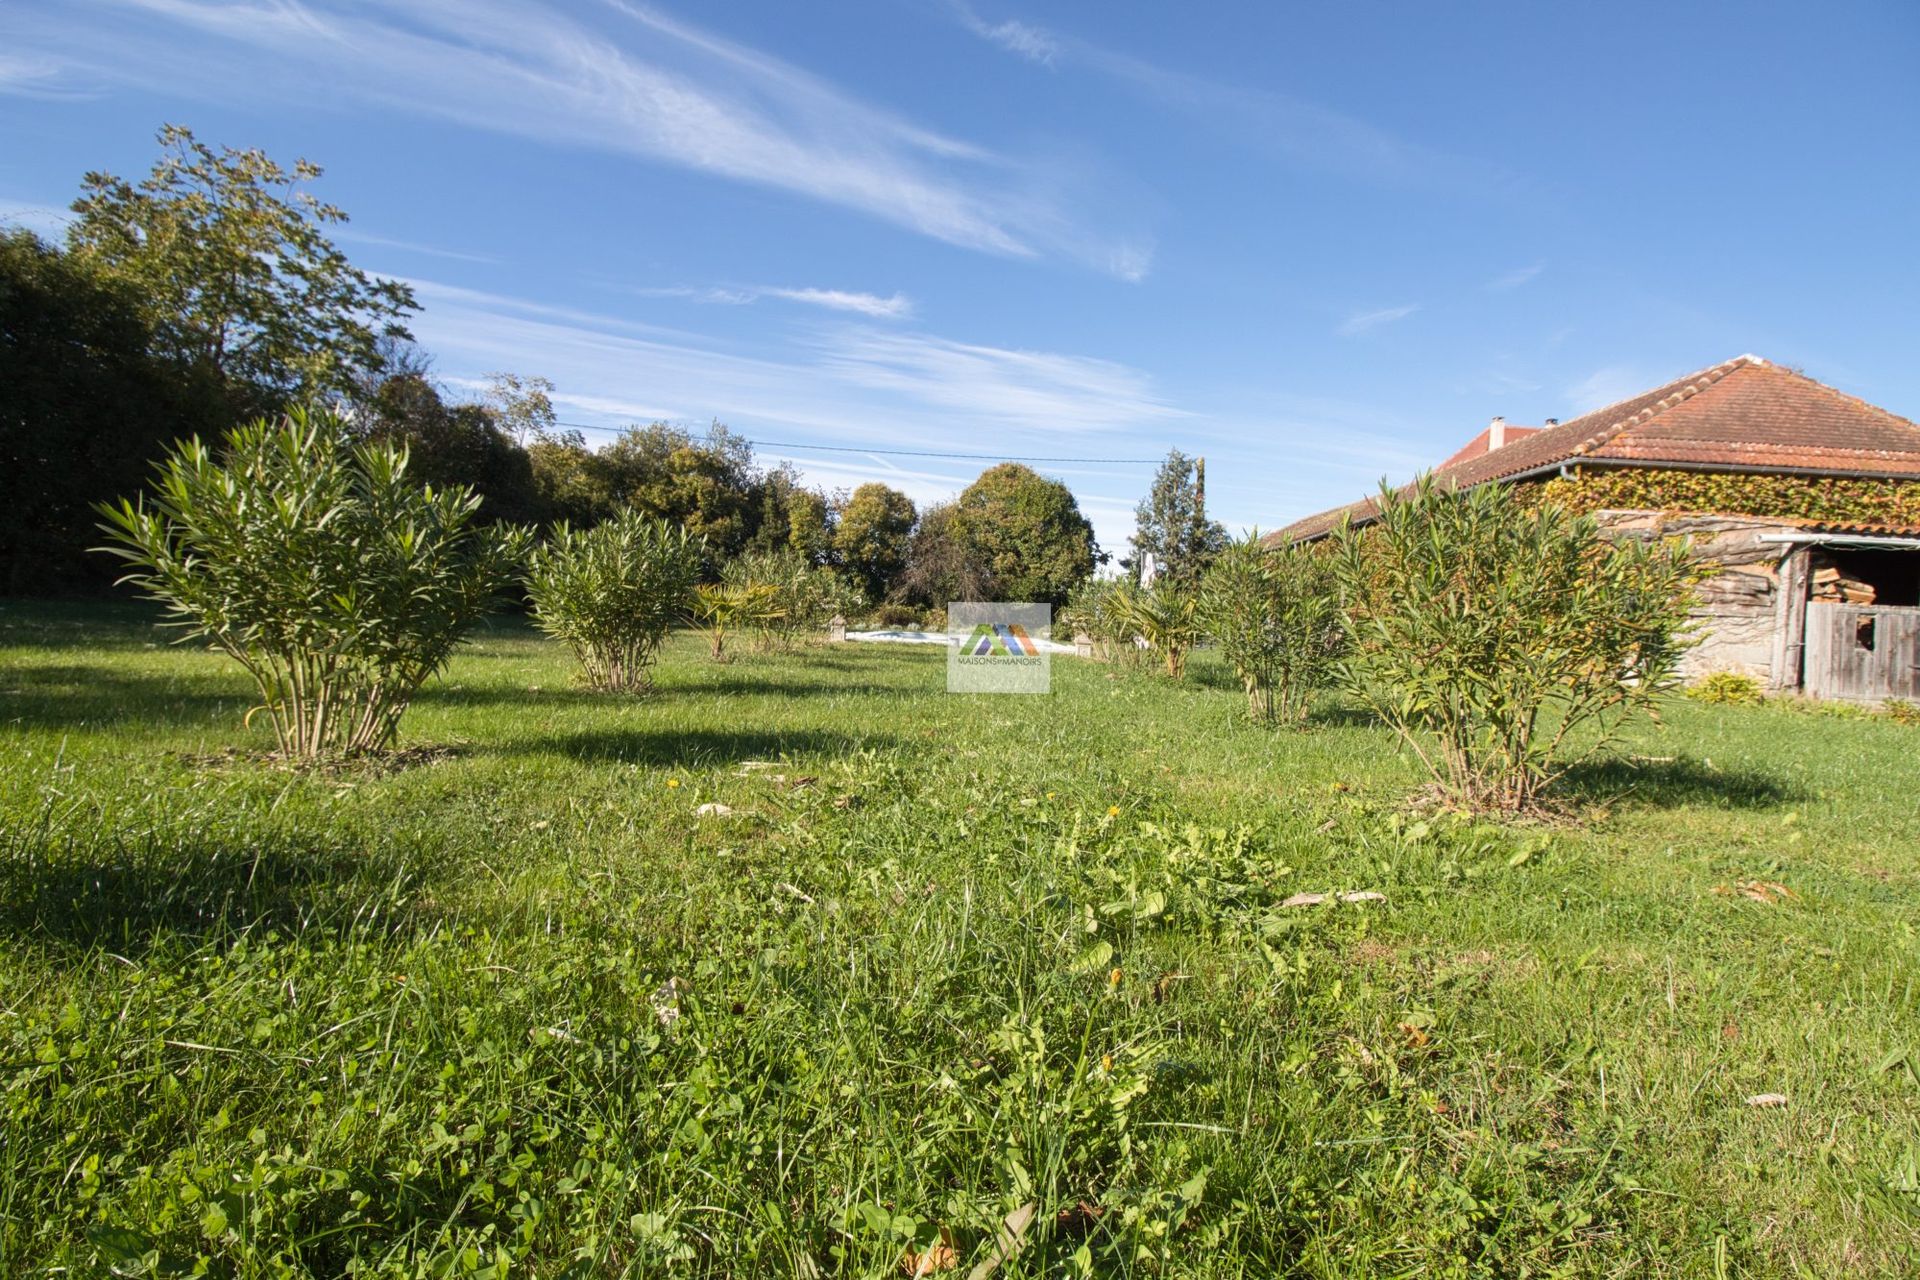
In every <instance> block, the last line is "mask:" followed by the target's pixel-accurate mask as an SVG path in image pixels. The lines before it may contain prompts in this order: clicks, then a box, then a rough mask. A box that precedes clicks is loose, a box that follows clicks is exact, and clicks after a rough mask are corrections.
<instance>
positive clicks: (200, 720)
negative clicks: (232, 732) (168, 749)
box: [0, 663, 253, 728]
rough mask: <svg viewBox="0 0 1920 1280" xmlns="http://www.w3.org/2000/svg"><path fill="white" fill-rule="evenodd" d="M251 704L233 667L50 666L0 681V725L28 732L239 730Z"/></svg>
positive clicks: (9, 674)
mask: <svg viewBox="0 0 1920 1280" xmlns="http://www.w3.org/2000/svg"><path fill="white" fill-rule="evenodd" d="M252 703H253V696H252V690H250V689H249V688H247V686H246V683H245V677H244V676H243V675H241V674H240V672H239V670H238V668H235V669H233V670H231V671H227V672H220V673H212V672H210V673H207V674H204V675H200V674H194V675H147V674H142V673H139V672H133V671H128V670H126V669H125V668H124V667H117V666H111V665H108V664H106V663H49V664H45V665H32V666H22V667H16V668H14V669H13V670H12V671H9V672H7V673H6V674H5V675H0V721H18V722H19V723H20V724H22V725H26V726H29V727H36V726H37V727H43V728H69V727H72V726H75V725H82V724H106V723H138V724H152V725H169V726H173V725H193V724H209V723H218V722H229V721H230V722H231V723H232V724H234V725H235V726H237V725H238V724H239V723H240V720H241V718H242V717H243V716H244V715H245V714H246V710H247V708H248V707H249V706H251V705H252Z"/></svg>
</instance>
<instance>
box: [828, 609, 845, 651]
mask: <svg viewBox="0 0 1920 1280" xmlns="http://www.w3.org/2000/svg"><path fill="white" fill-rule="evenodd" d="M846 638H847V619H846V616H845V615H844V614H838V613H836V614H834V615H833V621H831V622H829V623H828V624H827V639H828V640H829V641H831V642H832V643H834V644H839V643H840V642H841V641H842V640H845V639H846Z"/></svg>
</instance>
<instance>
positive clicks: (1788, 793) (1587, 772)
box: [1554, 756, 1804, 809]
mask: <svg viewBox="0 0 1920 1280" xmlns="http://www.w3.org/2000/svg"><path fill="white" fill-rule="evenodd" d="M1554 793H1555V794H1556V795H1558V796H1560V797H1561V798H1563V799H1568V800H1581V801H1588V802H1593V803H1599V804H1615V803H1620V802H1626V803H1630V804H1635V805H1643V806H1646V807H1650V808H1660V809H1666V808H1679V807H1683V806H1687V805H1699V806H1706V807H1709V808H1724V809H1765V808H1769V807H1772V806H1774V805H1782V804H1789V803H1792V802H1794V801H1796V800H1799V799H1802V798H1804V797H1803V796H1802V793H1801V792H1800V791H1799V790H1798V789H1797V788H1795V787H1792V786H1789V785H1788V784H1786V783H1784V782H1782V781H1781V780H1780V779H1779V778H1776V777H1774V776H1773V775H1771V774H1767V773H1762V772H1760V771H1759V770H1757V769H1744V768H1732V769H1727V768H1721V767H1720V766H1717V765H1714V766H1709V765H1707V764H1705V763H1704V762H1702V761H1699V760H1690V759H1687V758H1685V757H1676V758H1674V759H1662V760H1644V759H1642V760H1635V759H1632V758H1630V757H1621V756H1607V757H1604V758H1601V759H1597V760H1589V761H1586V762H1585V763H1583V764H1578V765H1575V766H1574V767H1573V768H1571V769H1569V770H1568V771H1567V773H1566V776H1564V777H1563V778H1561V779H1560V781H1559V782H1558V783H1556V784H1555V786H1554Z"/></svg>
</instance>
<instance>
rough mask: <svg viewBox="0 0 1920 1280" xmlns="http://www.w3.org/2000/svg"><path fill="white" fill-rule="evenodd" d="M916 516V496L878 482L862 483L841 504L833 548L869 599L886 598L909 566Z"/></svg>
mask: <svg viewBox="0 0 1920 1280" xmlns="http://www.w3.org/2000/svg"><path fill="white" fill-rule="evenodd" d="M915 518H916V515H915V512H914V509H913V499H911V498H909V497H908V496H907V495H906V494H904V493H902V492H900V491H899V490H898V489H891V488H888V487H887V486H886V485H884V484H879V483H877V482H875V483H869V484H863V485H861V486H860V487H859V488H858V489H855V490H854V491H853V494H852V496H851V497H849V498H848V499H847V500H846V502H845V503H844V504H843V505H842V506H841V508H840V521H839V526H838V527H837V528H836V529H835V530H834V534H833V549H834V551H835V552H836V553H838V555H839V558H840V563H841V565H843V566H844V567H845V568H846V570H847V572H848V573H849V574H851V575H853V579H854V581H855V582H857V583H859V584H860V586H861V588H862V589H863V590H864V591H865V592H866V595H867V599H869V600H882V599H885V598H886V596H887V593H888V592H889V591H890V590H892V588H893V585H894V583H895V581H896V580H897V579H898V578H899V577H900V574H901V571H902V570H904V569H905V568H906V565H907V553H908V549H909V546H910V544H911V541H912V538H913V525H914V520H915Z"/></svg>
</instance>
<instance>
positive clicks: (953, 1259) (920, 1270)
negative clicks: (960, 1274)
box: [900, 1227, 960, 1276]
mask: <svg viewBox="0 0 1920 1280" xmlns="http://www.w3.org/2000/svg"><path fill="white" fill-rule="evenodd" d="M959 1265H960V1254H959V1253H958V1252H957V1251H956V1250H955V1249H954V1247H953V1232H951V1231H949V1230H947V1228H945V1227H942V1228H940V1238H939V1239H938V1240H936V1241H934V1242H933V1243H932V1244H930V1245H928V1246H927V1251H926V1252H925V1253H916V1252H914V1251H913V1250H912V1249H909V1250H907V1251H906V1252H905V1253H904V1254H901V1255H900V1269H901V1270H902V1271H904V1272H906V1273H907V1274H908V1275H910V1276H929V1275H932V1274H933V1273H934V1272H936V1271H951V1270H953V1269H954V1268H955V1267H957V1266H959Z"/></svg>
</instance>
